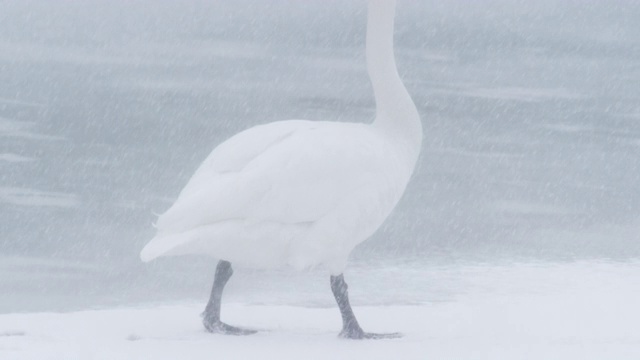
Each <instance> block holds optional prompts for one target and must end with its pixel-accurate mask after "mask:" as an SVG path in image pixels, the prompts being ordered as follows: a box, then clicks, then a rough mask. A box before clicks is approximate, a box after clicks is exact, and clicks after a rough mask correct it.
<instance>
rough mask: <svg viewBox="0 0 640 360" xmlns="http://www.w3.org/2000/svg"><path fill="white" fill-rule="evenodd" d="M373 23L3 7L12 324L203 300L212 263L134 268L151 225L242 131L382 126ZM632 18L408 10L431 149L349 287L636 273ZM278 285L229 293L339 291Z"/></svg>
mask: <svg viewBox="0 0 640 360" xmlns="http://www.w3.org/2000/svg"><path fill="white" fill-rule="evenodd" d="M365 17H366V13H365V3H364V2H363V1H337V0H333V1H327V0H323V1H320V0H316V1H302V0H300V1H293V0H289V1H284V0H278V1H269V2H266V1H259V0H242V1H196V0H186V1H152V0H140V1H125V0H115V1H113V0H112V1H95V0H90V1H44V0H41V1H0V292H1V293H2V294H3V295H2V296H0V312H12V311H28V310H51V309H54V310H55V309H74V308H82V307H87V306H92V307H95V306H106V305H112V304H124V303H137V302H150V301H169V300H171V299H182V298H189V297H192V298H197V299H201V300H202V301H204V299H205V298H206V294H207V292H208V286H209V282H210V280H211V278H212V271H213V267H214V266H215V260H212V259H200V258H197V257H189V258H176V259H161V260H159V261H156V262H154V263H151V264H142V263H140V261H139V259H138V254H139V251H140V249H141V248H142V246H143V245H144V244H145V243H146V242H147V241H148V240H149V239H150V238H151V237H152V236H153V233H154V230H153V227H152V225H151V224H152V222H153V221H154V219H155V217H156V216H155V215H154V214H157V213H162V212H163V211H165V210H166V209H167V208H168V206H169V205H170V204H171V203H172V201H173V200H174V199H175V197H176V196H177V195H178V193H179V192H180V190H181V188H182V187H183V186H184V185H185V184H186V182H187V180H188V179H189V177H190V176H191V174H192V173H193V172H194V171H195V169H196V168H197V167H198V165H199V164H200V162H201V161H202V160H204V158H205V157H206V156H207V155H208V153H209V152H210V151H211V150H212V149H213V148H214V147H215V146H216V145H217V144H219V143H220V142H221V141H223V140H224V139H226V138H227V137H229V136H230V135H232V134H234V133H236V132H238V131H240V130H242V129H246V128H248V127H250V126H253V125H256V124H262V123H266V122H270V121H276V120H282V119H300V118H302V119H318V120H336V121H357V122H367V121H370V120H371V119H372V117H373V115H374V103H373V97H372V93H371V88H370V84H369V82H368V78H367V74H366V69H365V64H364V27H365V20H366V19H365ZM638 19H640V2H637V1H632V0H629V1H607V2H596V1H547V0H543V1H535V2H530V1H518V0H504V1H497V0H496V1H482V2H477V1H470V0H469V1H462V0H453V1H431V0H421V1H409V0H405V1H401V2H400V5H399V7H398V18H397V22H396V23H397V27H396V57H397V62H398V67H399V71H400V73H401V76H402V78H403V79H404V81H405V84H406V86H407V88H408V89H409V92H410V93H411V94H412V96H413V98H414V100H415V103H416V105H417V107H418V109H419V112H420V114H421V116H422V120H423V124H424V135H425V141H424V144H423V151H422V155H421V159H420V160H419V163H418V168H417V170H416V173H415V176H414V178H413V180H412V182H411V184H410V185H409V188H408V189H407V193H406V194H405V197H404V198H403V200H402V201H401V203H400V204H399V206H398V207H397V209H396V210H395V212H394V213H393V214H392V216H391V217H390V218H389V220H388V221H387V222H386V223H385V225H384V226H383V228H382V229H381V230H380V231H379V232H378V233H377V234H376V235H375V236H374V237H373V238H372V239H371V240H370V241H368V242H366V243H364V244H363V245H362V246H360V247H359V248H357V249H356V251H355V252H354V254H353V264H354V265H353V267H352V269H353V270H352V271H353V273H352V276H354V277H358V276H359V275H358V274H361V276H363V277H367V276H369V277H370V276H391V275H389V272H388V271H387V272H385V269H390V268H394V269H398V266H400V268H403V269H407V268H428V267H429V266H447V265H449V264H457V263H464V264H469V263H505V262H567V261H576V260H578V261H583V260H584V261H604V260H606V261H623V262H624V261H629V260H633V259H638V258H640V186H639V184H640V161H639V160H640V159H639V154H640V21H638ZM398 264H400V265H398ZM358 269H360V270H362V271H361V272H358ZM373 269H376V270H373ZM405 272H406V271H405ZM283 274H286V273H284V272H283V273H280V272H270V273H269V274H261V273H260V272H245V273H244V275H243V273H242V272H240V274H238V276H239V277H240V278H242V277H243V276H244V280H245V282H244V283H245V284H250V286H249V285H245V288H242V285H232V286H238V287H237V288H235V289H236V291H235V292H233V287H232V294H242V293H243V291H242V290H243V289H245V290H247V289H248V288H249V287H251V290H252V291H254V292H255V290H256V288H260V289H262V294H261V296H262V298H260V299H256V300H255V301H267V302H268V301H273V302H277V301H283V302H296V301H297V300H296V299H302V297H301V296H300V295H298V297H296V298H287V297H286V296H287V294H284V295H283V294H280V295H277V296H276V295H274V294H276V293H278V290H277V289H271V288H268V287H267V285H261V284H264V283H265V280H264V279H265V277H266V278H267V279H277V278H282V277H283V276H285V280H286V281H287V282H293V283H295V284H296V285H295V286H297V287H298V288H299V289H300V288H305V286H307V285H308V284H311V283H313V282H314V281H316V280H317V279H321V281H322V283H321V284H319V285H314V286H318V287H317V288H316V287H313V288H311V287H308V288H307V291H310V292H311V291H315V289H320V290H318V291H328V290H326V289H325V285H326V284H325V282H326V279H325V278H324V277H325V275H324V274H315V273H313V274H310V275H301V276H298V275H283ZM305 276H306V277H305ZM393 276H394V278H395V275H393ZM397 278H398V279H401V278H402V272H400V271H399V272H398V274H397ZM318 281H320V280H318ZM393 281H402V280H393ZM240 283H242V282H240ZM261 286H262V287H261ZM308 286H311V285H308ZM370 286H372V287H373V285H370ZM301 291H302V290H301ZM269 294H271V295H269ZM422 294H423V293H422V292H421V291H416V293H415V294H413V295H412V293H410V291H408V292H405V296H406V301H408V302H411V301H419V300H421V299H422V298H421V296H422ZM387 295H388V294H387ZM232 296H233V295H232ZM238 296H240V295H238ZM311 297H313V296H311ZM369 297H370V296H369ZM363 298H367V296H363ZM292 299H293V300H292ZM321 300H322V301H325V300H326V299H325V298H322V299H321ZM329 300H330V299H329ZM365 300H366V299H365ZM322 301H320V302H322ZM370 301H374V300H370ZM375 301H381V300H380V298H377V300H375Z"/></svg>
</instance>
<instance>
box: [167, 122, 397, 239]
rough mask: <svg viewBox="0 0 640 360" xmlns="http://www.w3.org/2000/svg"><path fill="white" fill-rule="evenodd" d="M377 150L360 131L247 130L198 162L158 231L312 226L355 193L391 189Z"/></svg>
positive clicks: (320, 127) (282, 126) (385, 155)
mask: <svg viewBox="0 0 640 360" xmlns="http://www.w3.org/2000/svg"><path fill="white" fill-rule="evenodd" d="M385 145H386V144H385V143H384V142H383V140H382V138H381V137H380V136H377V135H376V134H375V133H374V132H372V131H370V128H369V126H367V125H360V124H338V123H328V122H307V121H291V122H278V123H273V124H269V125H265V126H262V127H256V128H252V129H249V130H247V131H245V132H242V133H240V134H238V135H236V136H234V137H233V138H231V139H229V140H228V141H227V142H225V143H223V144H222V145H220V146H219V147H218V148H216V149H215V150H214V152H213V153H212V154H211V155H210V156H209V158H207V160H205V162H204V163H203V164H202V165H201V167H200V168H199V169H198V170H197V171H196V173H195V174H194V176H193V178H192V179H191V180H190V181H189V183H188V184H187V186H186V187H185V189H184V190H183V191H182V192H181V194H180V196H179V198H178V200H177V201H176V202H175V204H174V205H173V206H172V207H171V208H170V209H169V210H168V211H167V212H166V213H165V214H163V215H162V216H161V217H160V218H159V219H158V222H157V227H158V231H159V232H166V233H178V232H182V231H186V230H189V229H193V228H196V227H198V226H204V225H211V224H215V223H216V222H220V221H224V220H229V219H243V220H246V221H272V222H279V223H302V222H314V221H316V220H318V219H320V218H322V217H323V216H325V215H326V214H327V213H329V212H330V211H331V210H332V209H334V208H335V207H336V206H337V205H338V204H340V203H341V202H342V201H344V200H345V199H347V198H348V197H349V196H350V195H351V194H353V193H354V192H355V191H358V190H360V189H362V188H365V187H371V186H374V187H375V188H385V184H380V182H383V183H384V182H393V181H394V179H395V177H394V176H393V175H390V172H389V170H390V169H389V167H391V168H393V164H394V159H392V158H391V157H392V155H391V154H390V153H391V152H389V151H388V148H387V147H386V146H385ZM391 170H392V169H391Z"/></svg>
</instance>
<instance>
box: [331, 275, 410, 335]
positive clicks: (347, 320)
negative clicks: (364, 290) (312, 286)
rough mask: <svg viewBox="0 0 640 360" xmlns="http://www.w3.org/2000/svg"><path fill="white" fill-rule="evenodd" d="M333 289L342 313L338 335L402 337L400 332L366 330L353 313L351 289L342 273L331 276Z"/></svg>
mask: <svg viewBox="0 0 640 360" xmlns="http://www.w3.org/2000/svg"><path fill="white" fill-rule="evenodd" d="M331 291H332V292H333V296H334V297H335V298H336V302H337V303H338V308H339V309H340V315H342V331H341V332H340V334H339V335H338V336H339V337H341V338H344V339H355V340H362V339H397V338H400V337H402V334H400V333H388V334H375V333H368V332H364V331H363V330H362V328H361V327H360V324H358V320H356V316H355V315H354V314H353V309H351V304H349V291H348V286H347V283H346V282H345V281H344V276H343V275H342V274H340V275H337V276H331Z"/></svg>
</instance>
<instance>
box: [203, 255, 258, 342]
mask: <svg viewBox="0 0 640 360" xmlns="http://www.w3.org/2000/svg"><path fill="white" fill-rule="evenodd" d="M231 275H233V268H231V263H230V262H228V261H225V260H220V262H218V266H217V267H216V275H215V278H214V280H213V288H212V289H211V296H210V297H209V302H208V303H207V307H206V308H205V309H204V312H203V313H202V324H203V325H204V327H205V329H207V331H208V332H210V333H213V334H224V335H251V334H255V333H257V332H258V331H256V330H250V329H242V328H239V327H235V326H231V325H227V324H225V323H223V322H222V321H220V303H221V300H222V290H224V286H225V285H226V284H227V281H229V278H231Z"/></svg>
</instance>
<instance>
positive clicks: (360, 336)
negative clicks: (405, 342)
mask: <svg viewBox="0 0 640 360" xmlns="http://www.w3.org/2000/svg"><path fill="white" fill-rule="evenodd" d="M338 337H341V338H343V339H352V340H365V339H371V340H378V339H398V338H401V337H402V334H401V333H397V332H396V333H384V334H376V333H369V332H364V331H363V330H362V329H359V328H358V329H343V330H342V331H341V332H340V334H339V335H338Z"/></svg>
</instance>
